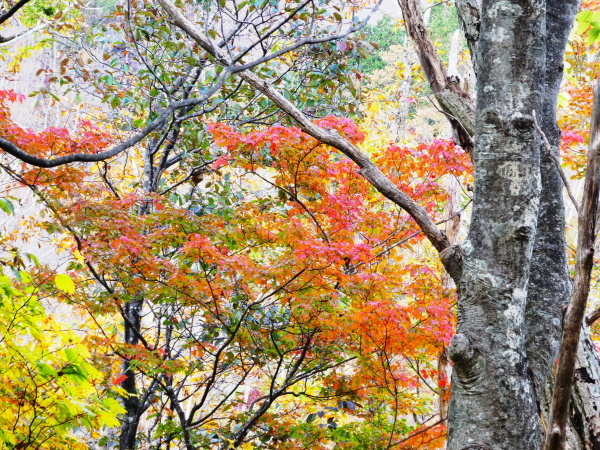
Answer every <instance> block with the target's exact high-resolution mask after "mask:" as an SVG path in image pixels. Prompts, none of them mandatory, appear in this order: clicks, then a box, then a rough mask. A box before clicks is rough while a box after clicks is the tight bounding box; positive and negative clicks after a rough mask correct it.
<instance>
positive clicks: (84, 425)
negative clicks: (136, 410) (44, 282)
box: [0, 272, 123, 450]
mask: <svg viewBox="0 0 600 450" xmlns="http://www.w3.org/2000/svg"><path fill="white" fill-rule="evenodd" d="M20 276H21V279H22V280H23V285H22V286H21V287H20V288H17V287H15V282H13V280H11V279H10V278H8V277H7V276H4V275H0V336H1V337H0V340H1V345H0V448H1V449H9V448H10V449H13V448H40V449H53V450H59V449H65V450H66V449H86V448H88V446H87V445H86V444H85V435H86V430H100V429H102V428H103V427H115V426H117V425H118V420H117V415H118V414H120V413H122V412H123V409H122V407H121V406H120V404H119V402H118V401H117V400H115V399H114V398H112V397H111V395H110V393H109V392H108V391H107V390H100V389H99V388H98V385H99V384H100V383H101V382H103V380H104V375H103V374H102V373H100V372H99V371H98V370H97V369H95V368H94V367H93V366H92V365H91V364H90V354H89V351H88V350H87V348H86V346H85V345H84V344H83V343H82V339H83V337H82V336H80V335H78V334H77V333H76V332H75V331H73V330H70V329H69V328H68V326H66V325H65V324H62V323H59V322H57V321H55V320H54V319H53V318H51V317H50V316H48V315H47V314H46V312H45V310H44V307H43V306H42V304H41V303H40V301H39V300H38V298H37V296H36V289H35V287H33V286H32V284H31V278H30V277H29V275H28V274H26V273H24V272H21V274H20ZM66 278H67V277H66V276H65V275H62V276H60V277H59V278H57V280H56V282H57V287H58V288H59V289H67V290H70V289H71V283H72V281H71V282H69V281H70V280H67V279H66Z"/></svg>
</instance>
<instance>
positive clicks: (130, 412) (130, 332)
mask: <svg viewBox="0 0 600 450" xmlns="http://www.w3.org/2000/svg"><path fill="white" fill-rule="evenodd" d="M143 302H144V299H143V298H139V297H135V298H133V299H132V300H131V301H130V302H127V303H126V304H125V311H124V316H125V326H124V327H125V339H124V341H125V343H126V344H129V345H137V344H138V343H139V333H140V328H141V320H142V305H143ZM123 374H124V375H125V376H126V378H125V380H124V381H123V383H122V384H121V387H122V388H123V389H125V391H126V392H127V394H128V397H124V398H123V407H124V408H125V410H126V413H125V414H124V415H123V418H122V419H121V435H120V436H119V449H120V450H132V449H134V448H135V441H136V436H137V428H138V423H139V421H140V414H141V405H140V400H139V397H138V393H137V389H136V386H135V372H134V371H133V369H132V368H131V365H130V362H129V361H127V360H125V361H124V362H123Z"/></svg>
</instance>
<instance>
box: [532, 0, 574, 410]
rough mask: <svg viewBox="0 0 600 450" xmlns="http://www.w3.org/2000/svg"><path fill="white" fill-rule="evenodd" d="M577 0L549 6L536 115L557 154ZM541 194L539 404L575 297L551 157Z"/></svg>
mask: <svg viewBox="0 0 600 450" xmlns="http://www.w3.org/2000/svg"><path fill="white" fill-rule="evenodd" d="M578 6H579V0H570V1H562V0H559V1H557V0H550V1H547V2H546V17H547V18H546V29H547V33H546V35H547V37H546V64H545V70H544V91H543V99H542V105H541V109H540V110H539V111H537V110H536V112H537V113H538V117H539V120H540V127H541V129H542V131H543V132H544V134H545V135H546V137H547V138H548V141H549V142H550V145H551V146H552V151H554V152H556V154H558V151H559V150H558V149H559V142H560V130H559V128H558V126H557V125H556V102H557V98H558V92H559V88H560V83H561V80H562V74H563V58H564V52H565V48H566V45H567V39H568V37H569V32H570V30H571V26H572V23H573V20H574V17H575V14H576V12H577V8H578ZM540 168H541V170H540V173H541V181H542V191H541V194H540V206H539V216H538V225H537V230H536V238H535V244H534V250H533V257H532V261H531V275H530V279H529V289H528V294H527V306H526V311H525V323H526V328H525V329H526V340H527V341H526V342H527V354H528V359H529V366H530V368H531V371H532V376H533V380H534V386H535V388H536V393H537V402H538V403H540V402H541V396H542V395H543V393H544V391H545V386H546V384H547V382H548V377H549V376H550V370H551V368H552V364H553V363H554V361H555V360H556V357H557V356H558V345H559V340H560V334H561V329H562V328H561V327H562V316H563V306H565V305H566V304H567V303H568V301H569V297H570V293H571V280H570V277H569V272H568V267H567V255H566V240H565V208H564V204H563V195H562V192H563V182H562V180H561V178H560V174H559V172H558V169H557V167H556V164H555V162H554V160H553V158H552V156H551V155H549V154H548V152H547V151H540Z"/></svg>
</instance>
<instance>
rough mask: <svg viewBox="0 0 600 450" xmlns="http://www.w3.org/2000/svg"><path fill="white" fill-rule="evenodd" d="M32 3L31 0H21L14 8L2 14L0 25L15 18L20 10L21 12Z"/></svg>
mask: <svg viewBox="0 0 600 450" xmlns="http://www.w3.org/2000/svg"><path fill="white" fill-rule="evenodd" d="M30 1H31V0H21V1H19V2H17V3H15V4H14V5H13V7H12V8H10V9H9V10H8V11H6V12H5V13H4V14H2V15H1V16H0V25H2V24H3V23H4V22H6V21H7V20H8V19H10V18H11V17H12V16H14V15H15V13H16V12H17V11H18V10H20V9H21V8H22V7H23V6H25V5H26V4H27V3H29V2H30Z"/></svg>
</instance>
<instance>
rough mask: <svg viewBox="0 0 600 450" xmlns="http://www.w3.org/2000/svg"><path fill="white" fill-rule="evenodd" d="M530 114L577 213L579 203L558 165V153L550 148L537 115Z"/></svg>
mask: <svg viewBox="0 0 600 450" xmlns="http://www.w3.org/2000/svg"><path fill="white" fill-rule="evenodd" d="M532 116H533V124H534V125H535V129H536V130H537V132H538V133H539V134H540V136H541V137H542V140H543V141H544V147H545V149H546V151H547V152H548V154H549V155H550V157H551V158H552V160H553V161H554V163H555V164H556V170H558V173H559V174H560V177H561V178H562V181H563V184H564V185H565V188H566V189H567V194H569V198H570V199H571V202H572V203H573V206H574V207H575V210H576V211H577V212H578V213H579V203H577V200H575V196H574V195H573V192H572V191H571V186H570V185H569V180H568V179H567V176H566V175H565V172H564V171H563V170H562V167H561V166H560V159H559V157H558V155H557V154H556V153H555V152H554V150H553V149H552V146H551V145H550V142H549V141H548V138H547V137H546V134H545V133H544V132H543V131H542V129H541V128H540V126H539V124H538V122H537V117H536V115H535V111H533V113H532Z"/></svg>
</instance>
